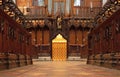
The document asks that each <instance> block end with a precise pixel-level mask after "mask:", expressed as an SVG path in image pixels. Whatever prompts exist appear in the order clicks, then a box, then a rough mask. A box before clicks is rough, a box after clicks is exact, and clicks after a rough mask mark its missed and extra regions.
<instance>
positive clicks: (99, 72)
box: [0, 61, 120, 77]
mask: <svg viewBox="0 0 120 77" xmlns="http://www.w3.org/2000/svg"><path fill="white" fill-rule="evenodd" d="M0 77H120V70H114V69H108V68H103V67H98V66H92V65H86V64H85V62H80V61H41V62H35V63H34V64H33V65H29V66H24V67H20V68H14V69H10V70H4V71H0Z"/></svg>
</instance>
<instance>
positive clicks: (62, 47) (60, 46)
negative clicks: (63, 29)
mask: <svg viewBox="0 0 120 77" xmlns="http://www.w3.org/2000/svg"><path fill="white" fill-rule="evenodd" d="M66 59H67V40H66V39H64V38H63V36H62V35H61V34H58V35H57V36H56V37H55V39H53V40H52V60H53V61H65V60H66Z"/></svg>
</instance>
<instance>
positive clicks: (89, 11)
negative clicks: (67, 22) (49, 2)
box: [25, 7, 101, 18]
mask: <svg viewBox="0 0 120 77" xmlns="http://www.w3.org/2000/svg"><path fill="white" fill-rule="evenodd" d="M100 10H101V7H93V8H90V7H77V8H73V10H70V13H69V14H68V15H67V13H65V12H64V14H63V13H62V15H63V16H64V17H78V18H94V17H95V16H96V15H97V14H98V12H99V11H100ZM26 11H27V13H25V15H26V17H28V18H30V17H32V18H41V17H56V16H57V15H59V14H60V12H56V13H54V10H52V14H49V12H48V10H47V8H46V7H31V8H26Z"/></svg>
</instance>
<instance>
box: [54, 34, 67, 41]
mask: <svg viewBox="0 0 120 77" xmlns="http://www.w3.org/2000/svg"><path fill="white" fill-rule="evenodd" d="M53 42H66V40H65V39H64V38H63V36H62V35H61V34H58V35H57V36H56V38H55V39H53Z"/></svg>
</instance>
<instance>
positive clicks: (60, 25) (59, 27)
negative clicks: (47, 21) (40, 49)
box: [57, 16, 62, 29]
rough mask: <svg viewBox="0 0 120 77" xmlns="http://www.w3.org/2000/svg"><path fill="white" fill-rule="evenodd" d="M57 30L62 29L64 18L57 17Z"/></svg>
mask: <svg viewBox="0 0 120 77" xmlns="http://www.w3.org/2000/svg"><path fill="white" fill-rule="evenodd" d="M57 28H58V29H61V28H62V18H61V17H59V16H58V17H57Z"/></svg>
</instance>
